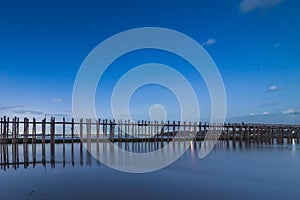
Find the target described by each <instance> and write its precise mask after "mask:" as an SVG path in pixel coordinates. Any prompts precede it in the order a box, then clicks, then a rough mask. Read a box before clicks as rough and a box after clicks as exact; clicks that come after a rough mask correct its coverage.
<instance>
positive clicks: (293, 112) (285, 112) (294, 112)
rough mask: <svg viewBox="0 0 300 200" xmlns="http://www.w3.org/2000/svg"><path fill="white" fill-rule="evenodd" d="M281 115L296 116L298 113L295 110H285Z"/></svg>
mask: <svg viewBox="0 0 300 200" xmlns="http://www.w3.org/2000/svg"><path fill="white" fill-rule="evenodd" d="M281 113H282V114H285V115H289V114H298V111H297V110H296V109H294V108H289V109H287V110H283V111H282V112H281Z"/></svg>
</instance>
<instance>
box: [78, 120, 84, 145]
mask: <svg viewBox="0 0 300 200" xmlns="http://www.w3.org/2000/svg"><path fill="white" fill-rule="evenodd" d="M79 135H80V139H81V140H83V119H80V120H79Z"/></svg>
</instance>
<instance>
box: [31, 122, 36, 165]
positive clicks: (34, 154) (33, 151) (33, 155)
mask: <svg viewBox="0 0 300 200" xmlns="http://www.w3.org/2000/svg"><path fill="white" fill-rule="evenodd" d="M31 143H32V161H33V167H35V165H36V120H35V118H33V122H32V140H31Z"/></svg>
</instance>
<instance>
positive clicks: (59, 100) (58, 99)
mask: <svg viewBox="0 0 300 200" xmlns="http://www.w3.org/2000/svg"><path fill="white" fill-rule="evenodd" d="M52 101H53V102H55V103H60V102H62V101H63V100H62V99H60V98H52Z"/></svg>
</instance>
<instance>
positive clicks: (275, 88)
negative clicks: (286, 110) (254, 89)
mask: <svg viewBox="0 0 300 200" xmlns="http://www.w3.org/2000/svg"><path fill="white" fill-rule="evenodd" d="M277 90H279V87H278V86H276V85H272V86H270V87H269V88H268V89H267V90H266V92H275V91H277Z"/></svg>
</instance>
